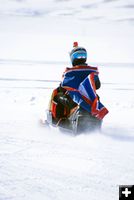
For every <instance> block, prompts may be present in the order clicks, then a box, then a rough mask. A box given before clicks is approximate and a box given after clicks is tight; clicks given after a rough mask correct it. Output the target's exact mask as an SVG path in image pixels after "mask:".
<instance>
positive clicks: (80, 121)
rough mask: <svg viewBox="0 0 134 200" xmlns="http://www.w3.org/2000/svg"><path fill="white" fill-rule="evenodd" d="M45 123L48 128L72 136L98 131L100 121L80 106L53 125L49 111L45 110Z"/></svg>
mask: <svg viewBox="0 0 134 200" xmlns="http://www.w3.org/2000/svg"><path fill="white" fill-rule="evenodd" d="M45 123H46V124H47V125H48V126H52V127H55V128H56V127H57V128H58V129H59V130H60V131H62V132H68V133H72V134H74V135H77V134H81V133H89V132H93V131H100V130H101V125H102V120H100V119H97V118H96V117H94V116H92V115H91V114H90V113H88V112H87V111H86V110H84V109H83V108H81V107H80V106H78V107H77V109H76V110H75V111H74V112H73V114H72V115H71V116H69V117H68V118H62V119H61V120H59V122H58V123H55V122H54V120H53V117H52V113H51V111H49V110H47V119H46V121H45Z"/></svg>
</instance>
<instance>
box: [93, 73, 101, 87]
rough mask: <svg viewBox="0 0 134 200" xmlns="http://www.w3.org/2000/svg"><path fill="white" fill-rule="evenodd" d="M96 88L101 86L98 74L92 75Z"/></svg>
mask: <svg viewBox="0 0 134 200" xmlns="http://www.w3.org/2000/svg"><path fill="white" fill-rule="evenodd" d="M94 80H95V87H96V90H97V89H99V88H100V87H101V82H100V79H99V76H98V75H95V76H94Z"/></svg>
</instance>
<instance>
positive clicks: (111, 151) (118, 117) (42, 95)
mask: <svg viewBox="0 0 134 200" xmlns="http://www.w3.org/2000/svg"><path fill="white" fill-rule="evenodd" d="M4 67H5V66H4ZM16 67H17V66H16ZM1 69H2V66H1ZM34 70H35V69H34ZM34 70H33V69H32V66H31V71H34ZM37 70H39V67H38V68H37ZM112 70H113V71H114V69H111V72H112ZM40 71H41V70H40ZM102 71H103V70H102ZM14 72H15V70H14ZM41 73H42V71H41ZM1 74H2V73H1ZM33 74H34V73H33ZM9 75H10V74H9ZM22 76H24V74H22ZM38 76H39V74H38ZM3 77H4V76H3ZM12 77H14V75H12ZM10 78H11V75H10ZM27 78H28V76H27ZM30 78H32V77H30ZM38 78H39V77H38ZM103 80H104V81H105V82H107V80H106V79H103ZM111 81H112V80H111ZM129 81H130V80H128V82H129ZM20 83H21V84H20ZM39 84H41V87H42V86H43V85H42V83H41V82H36V83H35V82H34V83H33V82H25V83H24V82H20V81H17V80H16V81H8V83H7V82H6V81H4V82H3V81H2V80H0V102H1V104H0V110H1V115H0V199H4V200H5V199H10V200H11V199H13V200H29V199H30V200H37V199H39V200H44V199H45V200H63V199H64V200H68V199H72V200H76V199H77V200H83V199H84V200H88V199H92V200H98V198H99V199H103V200H107V199H110V200H113V199H117V198H118V186H119V185H121V184H133V180H134V151H133V143H134V125H133V122H132V119H133V115H134V114H133V113H134V104H133V100H134V94H133V90H125V92H124V90H120V89H119V87H118V86H119V85H118V84H117V85H116V84H112V85H108V84H104V85H102V88H101V92H102V93H103V95H104V97H103V95H102V94H99V95H100V96H101V99H103V100H105V104H106V105H107V106H108V107H109V108H110V113H109V115H108V116H107V117H106V118H105V119H104V121H103V128H102V132H101V133H97V132H96V133H90V134H84V133H83V134H81V135H79V136H76V137H73V136H71V135H68V134H63V133H61V132H59V131H58V130H55V129H47V128H45V127H43V126H41V124H40V123H39V119H40V117H42V115H44V112H45V109H46V108H47V105H48V101H49V97H50V94H51V91H52V90H50V89H43V88H40V89H39V88H37V87H36V86H38V87H39V86H40V85H39ZM15 85H16V87H17V86H18V88H16V87H15ZM56 85H57V83H56ZM4 86H5V87H4ZM10 86H13V87H11V88H10ZM121 86H122V85H121ZM129 86H130V87H129ZM24 87H25V88H24ZM30 87H32V88H30ZM48 87H49V85H48ZM52 87H53V86H52ZM127 87H129V88H131V89H132V88H133V84H131V85H129V84H128V85H127ZM27 88H29V89H27ZM119 97H120V98H119ZM119 99H121V101H119Z"/></svg>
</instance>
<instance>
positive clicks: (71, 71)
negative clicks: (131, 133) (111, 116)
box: [48, 42, 108, 132]
mask: <svg viewBox="0 0 134 200" xmlns="http://www.w3.org/2000/svg"><path fill="white" fill-rule="evenodd" d="M70 58H71V63H72V67H71V68H66V70H65V72H64V73H63V80H62V82H61V83H60V85H59V86H58V87H57V88H56V89H54V91H53V93H52V96H51V101H50V105H49V112H48V113H49V114H48V119H50V116H51V124H54V125H57V126H61V127H64V128H66V129H75V132H78V126H79V125H80V123H81V122H80V120H79V119H80V118H81V120H83V121H82V123H81V125H82V127H81V128H79V129H80V131H82V130H83V129H84V128H85V126H89V124H90V127H89V128H90V129H91V126H92V125H93V123H94V124H95V125H94V126H95V127H97V125H98V124H99V127H100V126H101V123H102V119H103V117H104V116H105V115H106V114H107V113H108V110H107V109H106V108H105V107H104V106H103V104H101V102H100V101H99V96H98V95H97V94H96V90H97V89H99V88H100V86H101V83H100V80H99V76H98V74H99V72H98V68H97V67H91V66H89V65H88V64H87V63H86V60H87V51H86V49H85V48H83V47H79V46H78V43H77V42H74V44H73V50H72V51H71V53H70ZM82 116H83V117H82ZM78 118H79V119H78ZM85 119H88V120H85ZM84 120H85V121H87V122H88V124H85V122H84ZM48 121H49V120H48ZM89 121H90V122H91V123H89ZM70 127H71V128H70ZM74 127H75V128H74ZM76 129H77V130H76ZM73 131H74V130H73Z"/></svg>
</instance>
